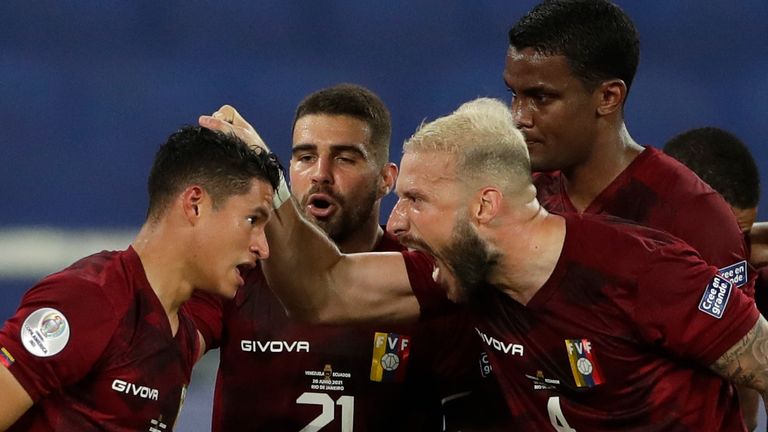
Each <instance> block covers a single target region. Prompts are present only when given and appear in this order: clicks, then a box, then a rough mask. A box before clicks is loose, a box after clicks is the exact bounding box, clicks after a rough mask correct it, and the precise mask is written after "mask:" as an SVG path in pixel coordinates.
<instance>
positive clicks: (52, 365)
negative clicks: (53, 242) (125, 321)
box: [0, 274, 118, 401]
mask: <svg viewBox="0 0 768 432" xmlns="http://www.w3.org/2000/svg"><path fill="white" fill-rule="evenodd" d="M117 324H118V318H117V317H116V316H115V308H114V306H113V304H112V303H111V302H110V300H109V299H108V298H107V297H106V296H105V294H104V292H103V290H102V288H101V287H100V286H99V285H98V284H95V283H94V282H90V281H85V280H82V279H78V278H75V277H71V276H62V275H61V274H59V275H53V276H49V277H48V278H46V279H44V280H43V281H41V282H40V283H39V284H38V285H36V286H35V287H33V288H32V289H30V290H29V291H28V292H27V293H26V294H25V295H24V297H23V299H22V301H21V305H20V306H19V308H18V310H17V311H16V313H15V314H14V316H13V317H11V318H10V319H9V320H8V321H6V323H5V325H4V326H3V328H2V329H1V330H0V350H1V351H2V356H3V359H2V360H3V361H2V363H3V364H4V366H5V367H7V368H8V370H9V371H10V372H11V373H12V374H13V375H14V377H15V378H16V379H17V380H18V381H19V383H20V384H21V385H22V386H23V387H24V389H25V390H26V391H27V393H28V394H29V395H30V397H31V398H32V400H33V401H37V400H39V399H41V398H43V397H45V396H46V395H48V394H50V393H52V392H55V391H57V390H60V389H61V388H63V387H65V386H68V385H70V384H73V383H76V382H78V381H79V380H81V379H82V378H83V377H84V376H85V375H86V374H88V373H89V371H90V370H91V369H92V368H93V367H94V364H95V363H96V362H97V361H98V359H99V357H100V356H101V355H102V353H103V351H104V349H105V347H106V346H107V344H108V342H109V340H110V339H111V337H112V334H113V333H114V331H115V329H116V327H117Z"/></svg>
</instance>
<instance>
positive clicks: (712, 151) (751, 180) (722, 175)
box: [664, 127, 768, 316]
mask: <svg viewBox="0 0 768 432" xmlns="http://www.w3.org/2000/svg"><path fill="white" fill-rule="evenodd" d="M664 152H665V153H666V154H668V155H669V156H672V157H673V158H675V159H677V160H678V161H680V162H682V163H683V164H684V165H685V166H687V167H688V168H690V169H691V170H692V171H693V172H695V173H696V174H697V175H698V176H699V177H700V178H701V179H702V180H704V182H706V183H707V184H708V185H710V186H712V188H713V189H714V190H716V191H717V192H718V193H719V194H720V195H722V197H723V198H725V201H726V202H728V205H730V206H731V211H732V212H733V214H734V215H735V216H736V220H737V221H738V223H739V228H740V229H741V231H742V232H743V233H744V236H745V239H746V240H747V246H748V247H749V246H750V243H751V241H750V236H749V234H750V232H751V231H752V226H753V225H754V224H755V219H756V218H757V204H758V201H759V200H760V173H759V172H758V170H757V164H756V163H755V159H754V158H753V157H752V153H750V151H749V148H747V146H746V145H744V143H743V142H741V140H740V139H739V138H738V137H737V136H735V135H734V134H732V133H730V132H728V131H725V130H723V129H720V128H716V127H703V128H696V129H691V130H688V131H685V132H683V133H681V134H679V135H677V136H675V137H673V138H672V139H670V140H669V141H667V143H666V144H665V145H664ZM761 246H762V245H761ZM750 252H751V251H750ZM750 261H751V262H752V264H753V266H754V267H756V268H757V267H763V268H762V269H758V274H759V276H758V278H757V283H756V284H755V302H756V303H757V307H758V309H759V310H760V311H761V312H762V314H763V315H764V316H765V315H766V312H768V292H766V290H768V287H766V286H765V285H762V284H765V283H768V280H766V276H768V274H766V275H765V276H763V275H762V274H763V273H766V272H768V268H766V267H765V266H764V265H762V266H760V264H762V263H760V262H756V261H755V260H753V259H752V256H751V253H750ZM761 285H762V289H761Z"/></svg>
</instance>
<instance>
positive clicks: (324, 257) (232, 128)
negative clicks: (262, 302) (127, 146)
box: [200, 105, 420, 323]
mask: <svg viewBox="0 0 768 432" xmlns="http://www.w3.org/2000/svg"><path fill="white" fill-rule="evenodd" d="M200 125H201V126H204V127H207V128H210V129H216V130H221V131H224V132H229V133H234V134H236V135H237V136H239V137H240V138H241V139H243V140H244V141H246V142H247V143H248V144H250V145H254V146H259V147H262V148H265V149H266V148H267V147H266V145H265V144H264V141H263V140H262V139H261V137H259V135H258V133H257V132H256V131H255V130H254V129H253V127H252V126H251V125H250V124H249V123H248V122H247V121H246V120H245V119H243V118H242V116H240V114H239V113H238V112H237V111H236V110H235V109H234V108H233V107H231V106H229V105H225V106H223V107H221V108H220V109H219V111H217V112H216V113H214V114H213V115H211V116H201V117H200ZM275 195H276V196H275V214H274V217H273V218H272V219H271V220H270V222H269V224H267V229H266V231H267V239H268V241H269V244H270V249H271V250H270V258H269V259H268V260H266V261H263V262H262V267H263V269H264V273H265V275H266V276H267V280H268V282H269V285H270V287H271V288H272V290H273V291H274V292H275V294H276V295H277V296H278V297H279V298H280V300H281V301H282V302H283V306H284V307H285V308H286V310H287V311H288V313H289V314H290V315H292V316H294V317H296V318H299V319H303V320H308V321H314V322H334V323H341V322H349V321H404V320H413V319H415V318H416V317H418V315H419V312H420V309H419V303H418V301H417V299H416V297H415V296H414V294H413V291H412V289H411V284H410V280H409V278H408V271H407V268H406V264H405V260H404V258H403V255H402V254H400V253H394V252H386V253H385V252H381V253H364V254H349V255H345V254H342V253H341V252H340V251H339V250H338V248H337V247H336V245H335V244H334V243H333V242H332V241H331V240H330V239H329V238H328V237H327V236H326V235H325V233H323V232H322V231H321V230H320V229H319V228H317V227H315V226H314V225H312V224H311V223H310V222H309V221H307V220H306V219H305V218H304V217H302V215H301V213H300V211H299V209H298V207H297V205H296V203H295V202H294V200H293V199H292V197H291V196H290V192H289V191H288V189H287V186H285V187H281V188H279V190H278V191H276V193H275Z"/></svg>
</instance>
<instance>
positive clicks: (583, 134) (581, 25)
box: [503, 0, 757, 423]
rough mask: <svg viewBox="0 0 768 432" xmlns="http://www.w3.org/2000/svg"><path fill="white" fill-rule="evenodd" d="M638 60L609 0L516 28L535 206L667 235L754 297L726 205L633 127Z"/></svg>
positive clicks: (517, 91)
mask: <svg viewBox="0 0 768 432" xmlns="http://www.w3.org/2000/svg"><path fill="white" fill-rule="evenodd" d="M639 57H640V42H639V37H638V34H637V30H636V29H635V27H634V24H633V23H632V21H631V19H630V18H629V17H628V16H627V15H626V14H625V13H624V12H623V11H622V10H621V9H620V8H619V7H618V6H616V5H614V4H612V3H611V2H609V1H606V0H593V1H569V0H562V1H561V0H556V1H546V2H543V3H541V4H539V5H537V6H536V7H534V8H533V9H532V10H531V11H530V12H529V13H528V14H526V15H525V16H524V17H522V18H521V19H520V20H519V21H518V22H517V23H516V24H515V25H514V26H513V27H512V28H511V29H510V31H509V48H508V50H507V55H506V62H505V67H504V73H503V77H504V81H505V83H506V85H507V87H508V88H509V90H510V91H511V93H512V102H511V109H512V113H513V116H514V119H515V123H516V125H517V127H518V128H519V129H520V131H521V132H522V133H523V135H524V136H525V140H526V144H527V145H528V151H529V153H530V158H531V166H532V169H533V171H534V172H536V174H535V176H534V184H535V186H536V189H537V193H538V200H539V202H540V203H541V204H542V205H543V206H544V207H545V208H546V209H547V210H549V211H551V212H556V213H563V212H570V213H582V214H608V215H614V216H619V217H622V218H625V219H629V220H632V221H636V222H639V223H642V224H644V225H648V226H651V227H653V228H658V229H661V230H663V231H667V232H669V233H671V234H673V235H675V236H677V237H680V238H681V239H683V240H684V241H685V242H686V243H688V244H689V245H691V246H693V247H694V248H695V249H696V250H697V251H698V252H699V253H700V254H701V256H702V257H703V258H704V259H705V260H706V261H707V262H708V263H711V264H713V265H716V266H718V267H719V268H720V269H721V271H722V273H723V274H724V275H726V276H729V277H734V278H736V280H735V281H736V284H737V285H738V286H739V287H740V289H742V290H743V291H744V292H745V293H747V294H748V295H749V296H753V295H754V279H755V276H756V274H755V272H754V269H751V268H750V267H751V266H749V264H748V261H747V256H748V253H747V250H746V245H745V243H744V241H743V236H742V234H741V232H740V231H739V227H738V225H737V223H736V220H735V218H734V216H733V214H732V213H731V211H730V209H729V207H728V204H727V203H726V202H725V201H724V200H723V199H722V197H720V196H719V195H718V194H717V192H715V191H713V190H712V188H710V187H709V186H708V185H706V184H705V183H703V182H702V181H701V180H700V179H699V178H697V177H696V176H695V175H693V173H692V172H691V171H690V170H689V169H687V168H685V167H684V166H683V165H682V164H680V163H678V162H677V161H675V160H673V159H672V158H670V157H668V156H667V155H665V154H664V153H663V152H661V151H659V150H657V149H655V148H653V147H649V146H646V147H644V146H640V145H639V144H637V143H636V142H635V140H634V139H633V138H632V136H631V135H630V134H629V132H628V130H627V127H626V124H625V122H624V105H625V103H626V100H627V95H628V93H629V90H630V88H631V86H632V80H633V79H634V76H635V72H636V70H637V66H638V63H639ZM691 221H696V223H691ZM702 227H717V229H716V230H713V229H703V228H702ZM750 393H751V394H750ZM740 397H741V399H742V401H744V402H745V403H747V404H748V405H749V406H750V407H752V408H750V409H748V410H745V412H747V413H749V412H756V411H755V410H756V407H757V405H756V404H757V395H756V394H754V393H753V392H741V394H740ZM749 422H750V423H751V422H756V418H754V417H753V418H752V419H750V420H749Z"/></svg>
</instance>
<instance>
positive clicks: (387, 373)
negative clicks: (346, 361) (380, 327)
mask: <svg viewBox="0 0 768 432" xmlns="http://www.w3.org/2000/svg"><path fill="white" fill-rule="evenodd" d="M410 344H411V338H410V337H409V336H406V335H399V334H397V333H381V332H376V333H375V334H374V335H373V357H372V358H371V381H376V382H382V381H384V382H391V381H396V382H402V381H403V379H404V378H405V371H406V366H407V365H408V356H409V355H410V352H411V345H410Z"/></svg>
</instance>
